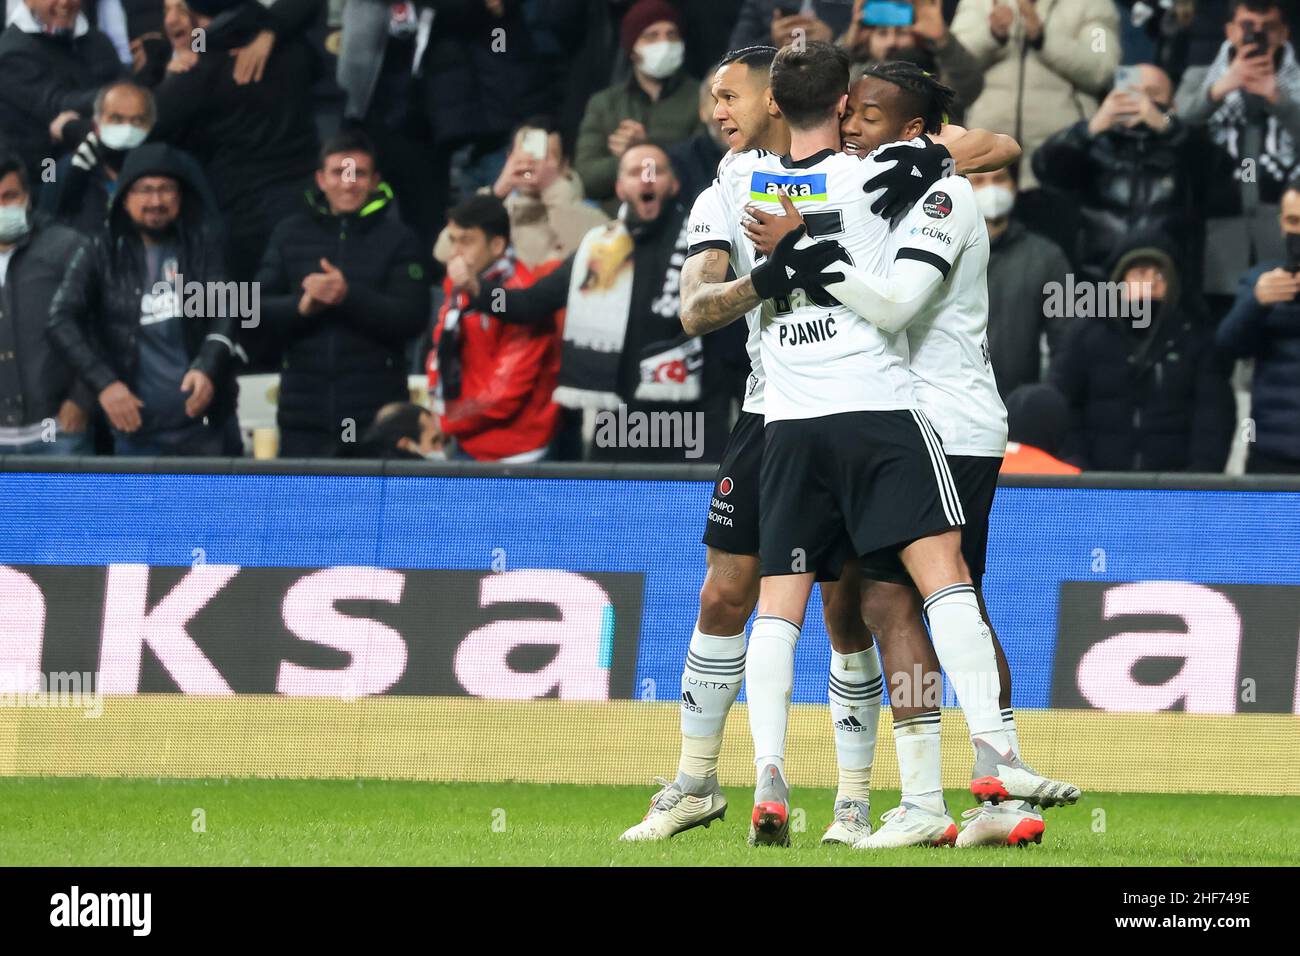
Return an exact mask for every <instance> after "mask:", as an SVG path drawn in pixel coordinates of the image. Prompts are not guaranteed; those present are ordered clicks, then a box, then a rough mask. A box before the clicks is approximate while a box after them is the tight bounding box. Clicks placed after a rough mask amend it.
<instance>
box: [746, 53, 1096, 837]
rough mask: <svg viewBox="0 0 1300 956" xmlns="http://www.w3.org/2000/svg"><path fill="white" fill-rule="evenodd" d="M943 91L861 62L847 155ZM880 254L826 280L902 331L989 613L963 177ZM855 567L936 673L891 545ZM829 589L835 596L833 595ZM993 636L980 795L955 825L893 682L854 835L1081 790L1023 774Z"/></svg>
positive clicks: (921, 76) (1001, 422)
mask: <svg viewBox="0 0 1300 956" xmlns="http://www.w3.org/2000/svg"><path fill="white" fill-rule="evenodd" d="M951 97H952V93H951V91H950V90H948V89H947V88H946V87H944V86H943V85H942V84H940V83H939V82H938V81H937V80H936V79H935V78H934V77H932V76H930V75H928V74H926V73H925V72H924V71H922V70H920V69H919V68H917V67H915V66H914V65H911V64H904V63H890V64H876V65H873V66H871V67H868V68H867V70H866V71H865V73H864V75H863V77H862V78H861V79H859V80H858V81H857V82H856V83H855V84H854V86H853V88H852V90H851V95H850V101H849V109H848V112H847V113H846V115H845V118H844V121H843V123H842V135H843V139H844V144H845V148H846V152H850V153H853V154H857V155H864V156H865V155H867V154H869V153H871V152H872V151H874V150H875V149H877V148H878V147H879V146H880V145H881V144H882V143H888V142H893V141H895V140H911V139H912V138H913V137H916V136H918V135H920V134H922V133H935V132H937V131H938V130H939V127H940V124H941V123H942V120H943V117H944V115H945V114H946V112H947V110H948V109H949V107H950V104H951ZM783 205H785V207H786V217H785V218H784V222H780V221H779V217H769V216H766V215H762V214H759V218H760V220H762V222H760V224H759V226H757V227H755V228H753V229H751V230H749V231H750V234H751V237H754V236H755V235H757V234H758V233H759V232H761V233H762V234H761V236H758V238H759V247H760V248H764V247H768V246H770V245H771V244H772V243H774V242H775V241H778V240H779V239H780V238H781V237H782V236H783V234H784V233H785V232H786V231H789V230H792V229H797V228H798V227H797V221H798V216H799V214H798V212H797V210H796V209H795V208H794V207H793V206H792V205H791V204H789V203H784V204H783ZM884 265H885V268H884V270H883V272H881V273H879V274H877V275H869V274H867V273H865V272H863V271H862V270H859V269H853V268H841V267H840V266H838V265H837V266H835V267H833V269H832V271H833V273H834V274H833V275H831V276H828V278H829V279H832V280H834V281H831V282H830V283H829V284H828V285H827V286H826V287H825V288H826V291H827V292H830V293H832V294H834V295H835V296H836V297H837V298H839V299H840V300H841V301H843V302H844V303H845V304H846V305H849V306H851V307H853V308H854V309H855V310H856V311H857V312H858V313H859V314H861V315H863V316H865V317H867V318H868V320H869V321H871V322H873V323H874V324H876V325H877V326H878V327H880V328H881V329H882V330H883V331H885V332H887V333H889V334H899V333H903V332H905V334H906V338H907V342H908V351H909V356H910V357H909V371H910V372H911V375H912V378H913V385H914V387H915V390H916V397H917V402H918V404H919V406H920V407H921V409H922V410H923V412H924V413H925V414H926V415H927V416H928V417H929V419H930V420H931V421H932V423H933V424H934V426H935V429H936V431H937V432H938V433H939V435H940V437H941V438H942V440H943V445H944V451H945V452H946V457H947V460H948V464H949V468H950V470H951V472H952V475H953V478H954V481H955V485H956V491H957V494H958V497H959V498H960V500H961V502H962V505H963V508H964V510H965V513H966V525H965V527H964V528H963V531H962V553H963V557H964V559H965V561H966V563H967V566H968V568H969V569H970V572H971V575H972V578H973V582H974V584H975V589H976V596H977V599H978V602H979V606H980V610H981V612H982V614H983V616H984V618H985V620H986V622H987V617H988V612H987V608H986V606H985V604H984V599H983V595H982V592H981V589H980V582H981V579H982V577H983V571H984V567H985V551H986V546H987V540H988V519H989V512H990V510H991V507H992V502H993V494H994V490H995V488H996V484H997V474H998V470H999V468H1000V465H1001V461H1002V456H1003V454H1004V452H1005V448H1006V435H1007V431H1006V410H1005V408H1004V407H1003V405H1002V402H1001V399H1000V398H999V396H998V392H997V386H996V382H995V380H994V376H993V370H992V368H991V366H990V363H989V360H988V351H987V345H986V342H987V336H986V331H987V325H988V292H987V287H986V272H987V266H988V236H987V232H986V230H985V229H984V228H983V222H982V219H981V217H980V216H979V214H978V209H977V207H976V205H975V201H974V196H973V195H972V191H971V187H970V184H969V183H968V182H967V181H966V180H964V179H961V178H959V177H947V178H945V179H943V180H940V181H939V182H938V183H936V184H934V187H933V190H932V191H931V192H930V193H929V194H928V195H927V196H925V197H924V198H923V199H922V200H920V201H919V202H918V203H917V204H916V205H915V206H914V207H913V208H912V209H911V210H910V211H909V213H908V214H907V216H906V217H905V218H903V220H902V221H901V223H899V224H898V225H897V226H896V227H895V228H894V229H893V231H892V234H891V239H890V244H889V252H888V254H887V256H886V263H885V264H884ZM861 568H862V574H863V575H864V577H866V578H867V579H868V581H867V583H866V584H864V587H863V591H862V602H863V614H864V617H865V618H866V619H867V621H868V623H869V625H870V627H871V630H872V631H873V632H875V634H876V635H877V637H878V639H879V641H880V647H881V653H882V655H883V657H884V658H885V663H886V667H887V669H888V671H889V673H891V674H893V675H895V676H896V677H898V676H901V675H910V674H914V673H915V674H921V673H925V674H933V675H937V672H938V667H939V664H938V661H937V660H935V659H934V651H933V648H932V646H931V645H930V642H929V640H928V639H927V637H926V634H925V629H924V626H923V624H922V620H921V606H920V595H919V594H918V592H917V590H916V589H915V588H914V587H913V586H912V584H911V581H910V580H909V578H908V576H907V573H906V571H905V569H904V568H903V566H902V564H901V563H900V561H899V560H898V558H897V556H896V555H894V554H893V553H891V552H889V551H884V552H879V553H877V554H875V555H869V556H866V557H864V558H863V560H862V562H861ZM830 600H831V602H832V603H834V601H835V598H834V597H832V598H831V599H830ZM990 636H991V637H992V639H993V645H994V650H995V652H996V655H997V667H998V678H999V684H1000V687H1001V695H1000V700H999V704H1000V705H1001V707H1002V717H1003V722H1004V726H1005V730H1006V734H1007V738H1008V742H1009V744H1010V748H1011V749H1010V751H1009V752H1008V753H998V752H995V751H994V750H993V748H992V747H991V746H990V744H989V742H988V741H987V740H986V739H983V738H973V743H974V746H975V752H976V759H975V771H974V777H975V779H974V780H973V781H972V784H971V789H972V792H974V793H975V794H976V795H977V796H982V797H987V798H990V799H989V800H987V801H986V802H985V804H984V805H983V806H982V807H977V808H975V809H973V810H968V811H966V813H965V814H964V816H965V817H966V822H965V825H964V828H963V829H962V831H961V834H960V836H958V835H957V832H956V827H955V825H954V824H953V822H952V820H951V818H950V817H949V816H948V814H947V808H946V806H945V805H944V801H943V793H942V790H941V786H940V763H939V712H938V709H937V704H938V701H929V702H927V701H924V700H923V699H921V698H922V696H923V695H922V694H921V693H920V692H919V689H918V688H916V687H911V688H906V690H908V691H909V693H907V694H899V693H898V691H899V690H902V689H904V688H902V687H895V688H894V689H893V691H891V696H892V697H893V698H895V699H892V700H891V704H892V705H893V709H894V734H895V739H896V742H897V747H898V759H899V769H900V774H901V776H902V781H903V800H902V802H901V804H900V806H899V807H898V808H896V809H895V810H893V811H890V812H889V813H887V814H886V815H885V821H886V822H885V825H884V826H883V827H882V828H881V829H880V830H878V831H877V832H876V833H874V834H872V835H871V836H870V837H868V838H864V839H862V840H861V841H859V842H858V843H857V845H858V846H861V847H885V846H910V845H915V844H918V843H931V844H940V843H947V842H952V841H953V838H954V837H955V838H956V843H957V845H958V846H977V845H985V844H1009V845H1015V844H1018V843H1023V842H1028V841H1030V840H1033V841H1034V842H1038V841H1040V840H1041V836H1042V832H1043V821H1042V817H1041V816H1040V815H1039V814H1038V813H1036V812H1034V810H1033V806H1032V805H1033V804H1039V805H1042V806H1052V805H1056V804H1064V803H1073V802H1074V801H1075V800H1077V798H1078V796H1079V792H1078V789H1077V788H1075V787H1073V786H1071V785H1070V784H1066V783H1063V782H1060V781H1054V780H1048V779H1046V778H1041V777H1040V778H1038V779H1037V781H1031V780H1029V779H1024V778H1025V777H1026V775H1028V776H1029V777H1036V776H1037V775H1036V774H1034V773H1033V771H1031V770H1029V768H1028V767H1026V766H1024V765H1023V764H1022V763H1020V761H1019V759H1018V756H1019V745H1018V741H1017V737H1016V729H1015V720H1014V715H1013V712H1012V710H1011V684H1010V671H1009V668H1008V666H1007V663H1006V657H1005V654H1004V653H1003V651H1002V648H1001V646H1000V643H999V642H998V641H997V638H996V635H994V634H993V633H992V629H991V628H990ZM901 697H906V699H903V700H900V699H898V698H901ZM1017 782H1018V783H1019V784H1022V785H1023V786H1018V785H1017ZM1009 788H1010V789H1015V790H1017V792H1021V791H1022V790H1023V791H1027V795H1026V798H1025V800H1006V798H1007V797H1008V796H1010V792H1009ZM995 801H1004V802H1001V803H998V802H995Z"/></svg>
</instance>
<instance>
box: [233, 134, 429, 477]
mask: <svg viewBox="0 0 1300 956" xmlns="http://www.w3.org/2000/svg"><path fill="white" fill-rule="evenodd" d="M423 262H424V256H423V255H422V254H421V251H420V247H419V245H418V243H417V242H416V239H415V234H414V233H413V232H412V231H411V230H410V229H409V228H408V227H407V226H406V225H405V224H403V223H402V222H401V220H399V219H398V218H397V214H396V210H395V209H394V208H393V194H392V191H391V190H390V189H389V188H388V187H387V186H386V185H384V183H383V181H382V180H381V178H380V175H379V170H378V168H377V166H376V161H375V149H374V146H373V145H371V143H370V141H369V140H368V139H367V138H366V137H365V136H363V135H362V134H360V133H356V132H345V133H340V134H339V135H338V136H336V137H335V138H334V139H332V140H330V142H328V143H326V144H325V146H324V147H322V149H321V155H320V168H319V169H318V170H317V171H316V189H315V190H313V191H312V192H311V193H310V195H309V197H308V201H307V202H306V203H301V204H300V208H299V209H298V211H296V212H295V213H294V214H293V215H291V216H289V217H287V218H286V219H285V220H284V221H283V222H281V223H280V224H279V225H278V226H276V227H275V231H274V232H272V233H271V237H270V239H269V240H268V241H267V244H266V254H265V256H264V257H263V259H262V265H261V268H260V269H258V273H257V281H258V283H259V284H260V289H261V297H262V320H263V322H264V323H265V324H266V326H267V328H266V330H265V334H269V335H274V336H275V337H277V338H278V340H279V345H280V346H281V347H282V348H283V351H284V362H283V370H282V372H281V373H280V398H279V408H278V412H277V420H278V423H279V426H280V454H281V456H282V457H285V458H327V457H332V456H334V455H335V454H337V452H338V448H339V445H340V444H342V443H348V442H355V441H356V440H357V436H358V434H359V433H360V432H362V431H363V430H364V429H365V428H366V426H367V425H369V424H370V422H371V420H372V419H373V418H374V417H375V413H376V412H377V411H379V409H380V408H381V407H382V406H383V405H385V404H386V403H388V402H393V401H404V400H405V399H406V398H407V397H408V392H407V387H406V359H405V353H406V348H407V346H408V345H409V344H410V343H411V342H412V341H413V340H414V339H415V338H416V337H417V336H418V335H419V334H420V332H421V330H422V329H424V328H425V322H426V319H427V316H428V292H427V288H426V286H425V280H424V267H423Z"/></svg>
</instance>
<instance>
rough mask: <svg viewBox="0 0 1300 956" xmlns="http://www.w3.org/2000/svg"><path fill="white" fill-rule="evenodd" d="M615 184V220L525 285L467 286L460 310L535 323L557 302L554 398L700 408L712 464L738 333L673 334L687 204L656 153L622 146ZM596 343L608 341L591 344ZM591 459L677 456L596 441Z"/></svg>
mask: <svg viewBox="0 0 1300 956" xmlns="http://www.w3.org/2000/svg"><path fill="white" fill-rule="evenodd" d="M647 171H649V172H650V175H649V176H648V177H647ZM616 191H617V195H618V197H619V199H620V200H622V201H623V203H624V207H623V209H622V210H621V213H622V215H621V218H619V219H618V220H616V221H614V222H611V223H609V224H607V225H605V226H599V227H597V228H596V229H593V230H591V232H589V233H588V234H587V236H586V237H585V238H584V239H583V242H582V244H581V245H580V246H579V247H578V251H577V252H575V253H574V254H573V255H571V256H569V258H567V259H566V260H564V262H563V263H562V264H561V265H560V266H559V268H557V269H555V271H553V272H550V273H549V274H547V275H545V276H543V277H542V278H540V279H539V280H538V281H537V283H536V284H535V285H533V286H531V287H529V288H527V289H519V290H509V289H503V288H502V286H501V284H500V283H498V282H493V281H490V280H484V281H481V282H475V283H473V284H472V285H470V286H469V287H467V291H468V292H469V294H470V300H469V304H470V308H473V309H477V310H483V311H487V310H490V309H492V307H493V303H498V308H497V309H496V311H495V316H496V317H497V318H499V319H500V321H502V322H508V323H511V324H520V325H528V324H533V323H543V324H544V323H546V322H548V321H550V317H551V316H552V315H554V313H555V312H556V311H557V310H559V309H564V310H565V319H564V341H563V352H562V360H561V365H560V376H559V387H558V388H557V389H556V392H555V400H556V401H557V402H559V403H560V404H562V405H565V406H566V407H569V408H580V409H588V410H596V411H599V410H604V411H610V410H613V409H617V408H618V407H619V406H620V405H622V406H625V408H626V411H627V413H628V414H629V415H630V414H632V413H634V412H644V413H646V414H651V415H652V414H654V413H656V412H661V413H662V412H668V413H672V412H677V413H679V414H682V416H683V420H685V419H686V418H687V417H690V419H691V420H692V421H696V420H698V418H697V417H696V416H702V418H703V425H704V428H703V434H702V435H698V434H697V435H696V436H694V437H695V438H696V439H697V440H698V441H699V442H700V447H699V448H698V449H697V450H700V451H702V457H701V459H700V460H703V461H717V460H718V457H719V456H720V454H721V452H722V448H723V446H724V445H725V444H726V437H727V432H728V429H729V428H730V425H731V419H730V413H731V398H732V395H731V390H730V385H731V376H730V374H729V370H728V369H727V357H728V356H727V355H726V353H725V351H724V350H725V349H727V348H743V341H744V340H743V338H740V339H726V338H723V337H720V336H717V335H710V336H705V337H704V338H703V339H700V338H697V337H691V336H687V335H684V334H683V333H682V328H681V319H680V311H681V309H680V305H681V301H680V282H681V268H682V264H683V263H684V262H685V260H686V250H687V248H688V245H689V243H688V237H687V225H688V223H687V212H688V210H687V209H686V207H685V206H684V205H682V203H681V202H680V201H679V200H678V198H677V196H678V194H679V187H678V184H677V179H676V176H675V175H674V174H673V172H672V167H671V165H669V161H668V155H667V153H665V152H664V151H663V149H662V148H660V147H658V146H655V145H653V144H650V143H642V144H640V145H638V146H633V147H631V148H629V149H628V150H627V152H626V153H625V154H624V155H623V159H622V160H621V161H620V164H619V177H618V184H617V186H616ZM597 339H600V340H604V341H605V342H606V345H607V348H603V349H594V348H592V347H591V342H592V341H594V340H597ZM732 343H734V344H732ZM686 451H687V453H689V452H690V449H687V450H686ZM590 457H592V458H593V459H599V460H604V461H639V462H654V461H661V462H667V461H681V460H682V459H683V457H684V451H683V449H682V448H680V447H677V448H669V447H655V448H649V447H628V445H625V444H614V445H607V444H602V443H601V442H599V441H598V442H596V444H595V445H594V447H593V448H592V449H591V451H590Z"/></svg>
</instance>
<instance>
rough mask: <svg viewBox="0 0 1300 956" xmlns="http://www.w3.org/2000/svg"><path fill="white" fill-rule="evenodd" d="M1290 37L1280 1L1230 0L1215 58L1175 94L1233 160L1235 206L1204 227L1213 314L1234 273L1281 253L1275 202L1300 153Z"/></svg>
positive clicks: (1296, 65)
mask: <svg viewBox="0 0 1300 956" xmlns="http://www.w3.org/2000/svg"><path fill="white" fill-rule="evenodd" d="M1290 39H1291V34H1290V31H1289V30H1288V28H1287V24H1286V17H1285V14H1284V10H1283V7H1282V4H1281V2H1280V0H1234V2H1233V3H1232V4H1231V5H1230V8H1229V16H1228V22H1227V23H1226V24H1225V25H1224V41H1223V44H1222V45H1221V46H1220V47H1219V52H1218V55H1217V56H1216V57H1215V58H1214V62H1212V63H1211V64H1210V65H1209V66H1199V67H1192V68H1190V69H1189V70H1188V71H1187V72H1186V73H1184V74H1183V80H1182V83H1181V84H1179V87H1178V94H1177V95H1176V96H1175V97H1174V102H1175V105H1176V111H1177V114H1178V116H1180V117H1181V118H1182V119H1183V120H1184V121H1185V122H1187V123H1189V124H1191V125H1193V126H1202V127H1204V128H1205V130H1206V131H1207V132H1208V133H1209V135H1210V138H1211V139H1212V140H1213V141H1214V142H1215V143H1217V144H1219V145H1220V146H1222V147H1223V148H1224V149H1226V150H1227V152H1228V154H1229V155H1230V156H1231V157H1232V160H1233V163H1234V166H1235V167H1236V170H1235V173H1236V178H1235V187H1236V190H1237V192H1238V193H1239V195H1240V199H1241V212H1240V214H1239V215H1233V216H1230V217H1224V218H1218V219H1212V220H1210V222H1209V223H1208V226H1207V235H1206V244H1205V262H1204V268H1203V275H1204V278H1205V291H1206V292H1207V293H1209V294H1211V295H1212V296H1214V297H1215V298H1214V299H1212V301H1211V305H1212V307H1214V310H1215V312H1216V313H1217V314H1219V315H1222V314H1223V313H1224V312H1225V311H1226V310H1227V308H1228V306H1229V303H1230V301H1231V297H1232V296H1233V295H1234V294H1235V293H1236V286H1237V278H1238V276H1240V275H1241V274H1242V273H1243V272H1245V271H1246V270H1247V269H1249V268H1250V267H1251V266H1253V265H1255V264H1256V263H1258V262H1260V261H1262V260H1266V259H1281V258H1282V257H1283V248H1282V240H1281V237H1280V236H1279V235H1278V230H1277V217H1278V214H1279V204H1280V202H1281V199H1282V193H1283V191H1284V190H1285V188H1286V183H1287V176H1288V175H1289V173H1290V171H1291V170H1292V169H1293V168H1294V167H1295V165H1296V162H1297V160H1300V152H1298V151H1297V144H1300V62H1298V61H1297V59H1296V54H1295V49H1294V47H1293V46H1292V44H1291V42H1290ZM1247 171H1248V172H1249V174H1247Z"/></svg>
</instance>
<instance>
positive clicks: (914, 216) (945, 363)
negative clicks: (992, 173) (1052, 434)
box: [878, 176, 1007, 458]
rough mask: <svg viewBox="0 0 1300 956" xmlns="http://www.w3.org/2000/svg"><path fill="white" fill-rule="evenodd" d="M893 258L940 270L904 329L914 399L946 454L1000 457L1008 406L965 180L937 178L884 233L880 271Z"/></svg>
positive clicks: (974, 210) (980, 228)
mask: <svg viewBox="0 0 1300 956" xmlns="http://www.w3.org/2000/svg"><path fill="white" fill-rule="evenodd" d="M896 259H915V260H919V261H921V262H928V263H930V264H931V265H933V266H934V267H935V268H937V269H938V270H939V271H940V272H942V273H943V275H944V281H943V283H942V284H941V285H940V286H939V287H938V288H937V289H936V290H935V291H934V292H932V293H931V295H930V299H929V300H928V301H927V302H926V303H925V305H924V306H923V308H922V310H921V313H920V314H919V315H918V316H917V317H916V318H915V319H913V320H912V322H911V323H910V324H909V325H908V327H907V329H906V333H905V334H906V335H907V340H908V350H909V352H910V360H909V369H910V371H911V374H912V384H913V387H914V388H915V391H916V401H917V404H919V405H920V407H921V409H922V411H924V412H925V416H926V418H928V419H929V420H930V423H931V424H932V425H934V427H935V429H936V430H937V431H938V432H939V437H940V438H942V439H943V449H944V452H946V453H947V454H949V455H971V456H975V457H981V458H984V457H995V458H1001V457H1002V456H1003V455H1004V454H1006V448H1007V409H1006V406H1005V405H1003V404H1002V398H1001V396H999V395H998V386H997V381H996V380H995V379H994V377H993V367H992V365H991V364H990V362H989V345H988V325H989V291H988V266H989V234H988V229H987V228H986V227H985V225H984V217H983V215H981V213H980V211H979V207H978V206H977V205H976V204H975V191H974V190H973V189H972V188H971V184H970V182H969V181H968V180H966V179H964V178H962V177H960V176H949V177H947V178H945V179H941V180H939V181H938V182H937V183H935V184H934V186H932V187H931V189H930V191H929V192H928V193H927V194H926V195H925V198H923V199H921V200H920V201H919V202H918V203H917V204H916V205H915V206H913V207H912V209H911V210H910V211H909V212H908V213H907V215H906V216H905V217H904V218H903V219H902V221H901V222H900V223H899V224H898V226H897V227H896V228H895V229H894V230H893V232H892V233H891V235H890V241H889V253H888V258H887V260H886V262H885V263H884V268H883V271H882V272H881V273H878V274H880V275H884V274H887V273H888V271H889V265H890V264H891V263H893V262H894V261H895V260H896Z"/></svg>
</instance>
